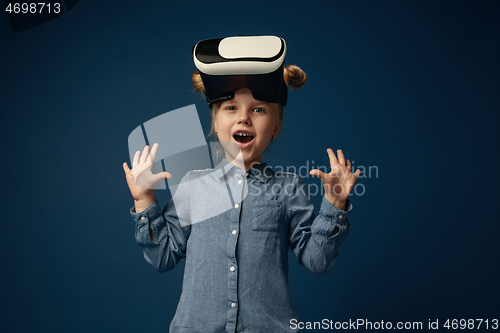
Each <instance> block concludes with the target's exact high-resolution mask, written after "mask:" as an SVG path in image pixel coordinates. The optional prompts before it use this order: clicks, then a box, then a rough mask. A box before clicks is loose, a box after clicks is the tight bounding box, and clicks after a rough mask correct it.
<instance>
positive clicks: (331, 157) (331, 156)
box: [326, 148, 338, 168]
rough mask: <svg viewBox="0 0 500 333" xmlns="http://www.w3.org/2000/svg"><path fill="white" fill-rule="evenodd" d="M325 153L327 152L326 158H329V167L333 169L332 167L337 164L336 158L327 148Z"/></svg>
mask: <svg viewBox="0 0 500 333" xmlns="http://www.w3.org/2000/svg"><path fill="white" fill-rule="evenodd" d="M326 151H327V152H328V156H329V157H330V167H332V168H333V166H334V165H335V164H337V163H338V161H337V157H335V153H334V152H333V150H331V149H330V148H328V149H327V150H326Z"/></svg>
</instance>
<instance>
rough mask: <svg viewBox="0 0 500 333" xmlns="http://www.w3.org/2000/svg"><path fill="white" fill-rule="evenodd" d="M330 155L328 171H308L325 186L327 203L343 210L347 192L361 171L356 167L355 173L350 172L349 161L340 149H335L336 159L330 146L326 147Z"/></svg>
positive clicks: (347, 195) (349, 191)
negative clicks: (329, 168)
mask: <svg viewBox="0 0 500 333" xmlns="http://www.w3.org/2000/svg"><path fill="white" fill-rule="evenodd" d="M327 152H328V156H329V157H330V166H331V168H332V170H331V171H330V173H324V172H322V171H321V170H318V169H314V170H311V171H310V172H309V174H310V175H311V176H315V177H318V178H319V179H321V181H322V182H323V187H324V188H325V199H326V200H328V202H329V203H331V204H332V205H334V206H335V207H337V208H338V209H341V210H344V209H345V204H346V201H347V198H348V197H349V193H351V190H352V188H353V187H354V183H356V179H358V177H359V175H360V173H361V171H360V170H359V169H358V170H356V172H355V173H352V172H351V162H350V161H349V160H346V159H345V158H344V153H342V150H340V149H339V150H337V154H338V156H339V158H338V160H337V158H336V157H335V153H334V152H333V150H331V149H330V148H328V149H327Z"/></svg>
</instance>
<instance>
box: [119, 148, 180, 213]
mask: <svg viewBox="0 0 500 333" xmlns="http://www.w3.org/2000/svg"><path fill="white" fill-rule="evenodd" d="M149 150H150V147H149V146H146V147H144V150H143V151H142V154H141V152H140V151H137V152H136V153H135V155H134V160H133V161H132V169H130V168H129V167H128V165H127V162H124V163H123V170H124V171H125V176H126V178H127V184H128V187H129V189H130V193H131V194H132V197H133V198H134V200H135V201H136V206H137V202H150V204H151V203H153V202H154V200H155V195H154V193H155V189H156V184H157V183H158V182H159V181H160V180H163V179H169V178H172V175H171V174H170V173H168V172H160V173H157V174H153V164H154V160H155V156H156V152H157V151H158V144H157V143H155V144H154V145H153V148H152V149H151V153H150V152H149ZM151 200H152V201H151ZM148 206H149V205H148ZM146 207H147V206H146ZM136 208H137V207H136Z"/></svg>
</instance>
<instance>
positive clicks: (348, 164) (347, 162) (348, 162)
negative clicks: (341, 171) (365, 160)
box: [346, 160, 352, 172]
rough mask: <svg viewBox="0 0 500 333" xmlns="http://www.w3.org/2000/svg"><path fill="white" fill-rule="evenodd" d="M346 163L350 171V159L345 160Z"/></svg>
mask: <svg viewBox="0 0 500 333" xmlns="http://www.w3.org/2000/svg"><path fill="white" fill-rule="evenodd" d="M346 164H347V169H348V170H349V172H352V170H351V161H349V160H346Z"/></svg>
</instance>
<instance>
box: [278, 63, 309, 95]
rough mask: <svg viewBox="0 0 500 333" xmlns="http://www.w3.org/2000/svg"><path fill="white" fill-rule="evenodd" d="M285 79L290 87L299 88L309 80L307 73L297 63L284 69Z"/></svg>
mask: <svg viewBox="0 0 500 333" xmlns="http://www.w3.org/2000/svg"><path fill="white" fill-rule="evenodd" d="M283 79H284V80H285V83H286V85H287V86H288V88H291V89H293V90H297V89H299V88H300V87H302V86H303V85H304V84H306V82H307V74H306V73H305V72H304V71H303V70H302V69H300V67H298V66H295V65H288V66H286V67H285V68H284V69H283Z"/></svg>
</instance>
